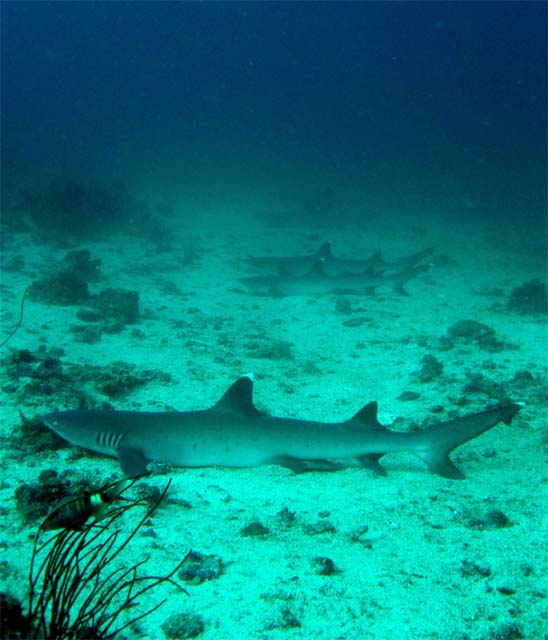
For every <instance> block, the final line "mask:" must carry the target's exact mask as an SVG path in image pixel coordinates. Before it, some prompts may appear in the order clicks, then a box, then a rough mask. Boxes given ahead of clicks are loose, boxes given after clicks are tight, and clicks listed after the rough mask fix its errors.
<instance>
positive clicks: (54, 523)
mask: <svg viewBox="0 0 548 640" xmlns="http://www.w3.org/2000/svg"><path fill="white" fill-rule="evenodd" d="M140 477H141V476H138V477H135V478H123V479H122V480H118V481H116V482H111V483H108V484H105V485H104V486H103V487H101V489H99V491H96V492H95V493H90V492H86V493H82V494H81V495H78V496H75V497H72V498H67V499H66V500H63V501H62V502H61V503H60V504H58V505H57V506H56V507H55V509H53V511H51V512H50V513H49V514H48V516H47V518H46V519H45V520H44V522H43V523H42V526H41V529H42V530H43V531H52V530H54V529H68V530H70V531H78V530H80V529H81V528H82V527H83V526H84V525H85V524H86V523H87V522H88V521H89V520H90V519H92V518H93V520H94V521H95V522H98V521H99V520H101V519H102V518H103V516H104V514H105V512H106V509H107V507H108V506H109V505H110V504H112V503H113V502H115V501H116V500H120V499H122V494H123V493H124V492H125V491H126V490H127V489H129V488H130V487H131V486H133V484H134V483H135V482H136V481H137V480H138V479H139V478H140Z"/></svg>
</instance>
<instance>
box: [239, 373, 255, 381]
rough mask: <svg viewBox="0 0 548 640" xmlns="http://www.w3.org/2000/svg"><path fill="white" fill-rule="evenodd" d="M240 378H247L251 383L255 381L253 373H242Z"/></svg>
mask: <svg viewBox="0 0 548 640" xmlns="http://www.w3.org/2000/svg"><path fill="white" fill-rule="evenodd" d="M240 378H249V379H250V380H251V382H254V381H255V376H254V375H253V372H251V373H244V374H242V375H241V376H240Z"/></svg>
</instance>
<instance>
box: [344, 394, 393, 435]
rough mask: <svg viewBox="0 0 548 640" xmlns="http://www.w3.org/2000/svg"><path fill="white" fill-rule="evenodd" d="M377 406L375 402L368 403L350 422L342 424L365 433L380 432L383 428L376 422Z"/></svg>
mask: <svg viewBox="0 0 548 640" xmlns="http://www.w3.org/2000/svg"><path fill="white" fill-rule="evenodd" d="M377 410H378V404H377V402H376V401H373V402H368V403H367V404H366V405H365V406H364V407H362V408H361V409H360V410H359V411H358V413H356V414H354V415H353V416H352V417H351V418H350V420H347V421H346V422H345V423H344V424H345V425H347V426H348V427H354V428H356V429H361V430H364V429H365V430H367V431H382V430H384V427H383V426H382V424H381V423H380V422H379V421H378V420H377Z"/></svg>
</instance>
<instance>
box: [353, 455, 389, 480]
mask: <svg viewBox="0 0 548 640" xmlns="http://www.w3.org/2000/svg"><path fill="white" fill-rule="evenodd" d="M383 455H384V454H383V453H368V454H366V455H363V456H358V457H357V458H356V459H357V460H358V462H359V463H360V465H361V466H362V467H364V468H365V469H370V470H371V471H374V472H375V473H376V474H377V475H379V476H385V475H387V473H386V469H385V468H384V467H383V466H382V465H381V464H380V462H379V460H380V459H381V458H382V456H383Z"/></svg>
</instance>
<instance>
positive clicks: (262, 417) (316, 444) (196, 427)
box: [43, 374, 521, 479]
mask: <svg viewBox="0 0 548 640" xmlns="http://www.w3.org/2000/svg"><path fill="white" fill-rule="evenodd" d="M520 408H521V407H520V404H517V403H511V404H506V405H499V406H497V407H494V408H491V409H487V410H486V411H482V412H480V413H473V414H470V415H467V416H463V417H462V418H456V419H454V420H450V421H448V422H442V423H440V424H437V425H435V426H433V427H431V428H429V429H425V430H423V431H418V432H412V433H400V432H395V431H390V430H388V429H387V428H386V427H384V426H382V425H381V424H380V423H379V422H378V420H377V403H376V402H370V403H368V404H366V405H365V406H364V407H363V408H362V409H360V410H359V411H358V412H357V413H356V414H355V415H354V416H353V417H351V418H350V419H349V420H346V421H343V422H333V423H329V422H317V421H313V420H298V419H295V418H282V417H276V416H270V415H268V414H266V413H263V412H261V411H259V410H258V409H257V408H256V407H255V405H254V404H253V376H252V374H248V375H245V376H242V377H240V378H238V380H236V382H234V383H233V384H232V385H231V386H230V387H229V388H228V389H227V391H226V392H225V393H224V395H223V396H222V398H221V399H220V400H219V401H218V402H217V403H216V404H214V405H213V406H212V407H210V408H209V409H204V410H199V411H181V412H179V411H173V412H149V411H60V412H56V413H50V414H48V415H46V416H45V417H44V418H43V421H44V423H45V424H46V425H47V426H48V427H49V428H50V429H52V430H53V431H55V432H56V433H57V434H59V435H60V436H61V437H63V438H64V439H65V440H68V441H69V442H71V443H72V444H75V445H78V446H80V447H84V448H86V449H91V450H93V451H97V452H99V453H102V454H105V455H107V456H112V457H116V458H118V460H119V462H120V465H121V467H122V470H123V472H124V473H125V474H126V475H127V476H137V475H140V474H143V473H145V472H146V471H147V465H148V464H149V463H151V462H155V461H162V462H166V463H168V464H172V465H174V466H177V467H212V466H218V467H236V468H242V467H257V466H260V465H266V464H279V465H282V466H284V467H288V468H289V469H291V470H292V471H294V472H296V473H298V472H303V471H312V470H319V471H328V470H336V469H340V468H344V467H346V466H352V463H353V464H354V465H355V464H356V463H358V464H360V465H361V466H364V467H368V468H370V469H373V470H375V471H376V472H377V473H381V474H383V475H384V473H385V472H384V469H383V467H382V466H381V465H380V463H379V459H380V458H381V457H382V456H383V455H384V454H386V453H392V452H400V451H410V452H412V453H414V454H415V455H416V456H418V457H419V458H420V459H421V460H423V461H424V462H425V463H426V464H427V465H428V467H429V468H430V470H431V471H433V472H435V473H438V474H440V475H442V476H445V477H446V478H454V479H457V478H463V477H464V476H463V474H462V473H461V471H460V470H459V469H458V468H457V467H456V466H455V465H454V464H453V462H452V461H451V460H450V459H449V453H450V452H451V451H452V450H453V449H455V448H456V447H458V446H460V445H461V444H463V443H465V442H467V441H468V440H471V439H472V438H475V437H476V436H479V435H480V434H481V433H483V432H484V431H487V430H488V429H491V428H492V427H494V426H495V425H496V424H498V423H499V422H501V421H502V422H505V423H506V424H510V423H511V421H512V418H513V417H514V416H515V415H516V413H517V412H518V411H519V409H520Z"/></svg>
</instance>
